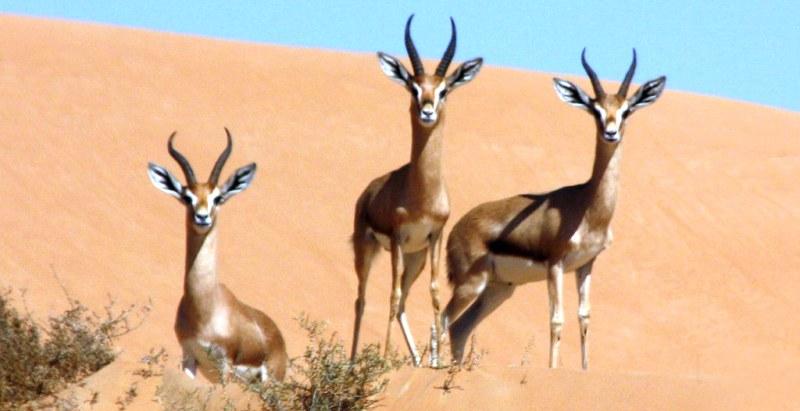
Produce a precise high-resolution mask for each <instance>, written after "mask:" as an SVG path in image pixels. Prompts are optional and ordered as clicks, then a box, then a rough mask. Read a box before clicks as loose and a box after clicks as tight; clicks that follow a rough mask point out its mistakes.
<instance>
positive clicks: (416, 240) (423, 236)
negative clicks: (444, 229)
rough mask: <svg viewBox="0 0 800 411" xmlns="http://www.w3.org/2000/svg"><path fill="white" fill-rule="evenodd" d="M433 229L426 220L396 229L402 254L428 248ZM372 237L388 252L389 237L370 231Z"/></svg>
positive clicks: (430, 222) (431, 224) (389, 246)
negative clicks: (400, 241)
mask: <svg viewBox="0 0 800 411" xmlns="http://www.w3.org/2000/svg"><path fill="white" fill-rule="evenodd" d="M433 229H434V225H433V222H432V221H430V220H428V219H427V218H424V219H422V220H419V221H415V222H409V223H406V224H403V225H402V226H400V227H398V229H397V236H398V238H400V239H402V244H401V246H400V249H401V250H402V251H403V253H414V252H417V251H421V250H424V249H426V248H428V242H429V237H430V234H431V232H432V231H433ZM372 235H373V236H374V237H375V239H377V240H378V242H379V243H380V244H381V246H382V247H383V248H384V249H386V250H390V248H391V246H392V242H391V239H390V238H389V236H387V235H385V234H381V233H379V232H376V231H374V230H372Z"/></svg>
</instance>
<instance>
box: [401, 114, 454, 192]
mask: <svg viewBox="0 0 800 411" xmlns="http://www.w3.org/2000/svg"><path fill="white" fill-rule="evenodd" d="M410 111H411V132H412V136H411V138H412V143H411V161H410V163H409V178H410V179H411V183H412V184H415V185H416V186H417V187H420V188H422V189H423V190H424V189H426V188H429V189H438V188H439V187H440V186H441V184H442V139H443V135H444V131H443V130H444V121H445V115H444V110H442V111H440V112H439V118H438V120H437V121H436V124H434V125H433V126H432V127H423V126H422V125H421V124H420V123H419V119H418V118H417V116H418V113H417V110H415V108H414V107H413V105H412V107H411V110H410Z"/></svg>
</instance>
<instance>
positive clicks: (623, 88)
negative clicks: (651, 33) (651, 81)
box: [617, 49, 636, 97]
mask: <svg viewBox="0 0 800 411" xmlns="http://www.w3.org/2000/svg"><path fill="white" fill-rule="evenodd" d="M635 71H636V49H633V61H631V66H630V67H628V72H627V73H625V79H624V80H622V84H621V85H620V86H619V91H618V92H617V95H618V96H621V97H625V96H626V95H627V94H628V86H630V85H631V80H633V73H634V72H635Z"/></svg>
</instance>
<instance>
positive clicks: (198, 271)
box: [183, 214, 217, 297]
mask: <svg viewBox="0 0 800 411" xmlns="http://www.w3.org/2000/svg"><path fill="white" fill-rule="evenodd" d="M192 224H193V223H192V216H191V214H189V215H188V216H187V219H186V275H185V277H184V282H183V292H184V294H185V295H186V296H189V297H203V296H208V294H210V293H211V292H213V291H214V290H215V289H216V287H217V221H216V218H215V219H214V223H213V225H212V226H211V228H210V229H209V230H208V231H207V232H205V233H198V232H197V231H195V229H194V227H192Z"/></svg>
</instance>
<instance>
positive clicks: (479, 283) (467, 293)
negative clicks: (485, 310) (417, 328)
mask: <svg viewBox="0 0 800 411" xmlns="http://www.w3.org/2000/svg"><path fill="white" fill-rule="evenodd" d="M488 278H489V265H488V264H487V258H481V259H479V260H478V261H476V262H475V263H474V264H473V265H472V267H471V268H470V274H468V275H467V280H466V281H463V282H461V283H459V284H457V285H456V286H455V288H454V289H453V296H452V297H450V301H449V302H448V303H447V307H445V309H444V315H442V326H443V327H445V328H446V329H449V328H450V325H451V324H453V323H454V322H455V321H457V320H458V318H459V316H460V315H461V313H462V312H463V311H464V310H465V309H467V307H469V305H470V304H472V302H473V301H475V299H476V298H478V296H480V294H481V292H483V289H484V287H486V282H487V281H488Z"/></svg>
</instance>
